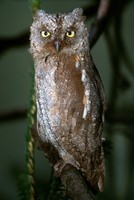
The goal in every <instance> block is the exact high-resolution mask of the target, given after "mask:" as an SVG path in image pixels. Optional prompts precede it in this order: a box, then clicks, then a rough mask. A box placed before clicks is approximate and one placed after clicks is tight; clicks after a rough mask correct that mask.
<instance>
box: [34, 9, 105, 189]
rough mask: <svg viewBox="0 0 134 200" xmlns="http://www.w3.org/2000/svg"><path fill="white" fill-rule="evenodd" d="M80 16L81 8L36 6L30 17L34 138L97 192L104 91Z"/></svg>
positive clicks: (101, 173) (101, 158) (101, 175)
mask: <svg viewBox="0 0 134 200" xmlns="http://www.w3.org/2000/svg"><path fill="white" fill-rule="evenodd" d="M84 21H85V17H84V16H82V9H80V8H79V9H75V10H73V12H71V13H69V14H47V13H45V12H44V11H42V10H39V11H38V12H37V13H36V15H35V16H34V21H33V24H32V26H31V37H30V40H31V47H30V52H31V54H32V55H33V58H34V61H35V89H36V105H37V134H36V140H38V143H39V145H40V148H41V149H43V150H44V151H45V153H46V156H47V157H48V158H49V160H50V161H51V162H53V164H55V166H56V169H57V170H58V168H59V170H61V169H62V167H64V164H66V163H69V164H71V165H73V166H74V167H76V168H77V169H78V170H80V171H81V172H82V173H83V175H84V176H85V177H86V179H87V180H88V182H89V183H90V185H91V186H93V187H95V188H97V187H99V189H100V191H102V190H103V187H104V171H105V167H104V155H103V154H104V153H103V147H102V139H101V134H102V123H103V121H102V118H103V115H104V111H105V95H104V91H103V87H102V83H101V80H100V77H99V75H98V72H97V70H96V68H95V66H94V64H93V61H92V58H91V55H90V49H89V42H88V40H89V38H88V30H87V27H86V25H85V23H84ZM61 163H62V164H61ZM61 166H62V167H61Z"/></svg>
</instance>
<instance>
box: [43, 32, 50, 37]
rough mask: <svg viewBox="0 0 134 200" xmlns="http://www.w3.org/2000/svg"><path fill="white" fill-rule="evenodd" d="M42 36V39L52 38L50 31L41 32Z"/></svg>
mask: <svg viewBox="0 0 134 200" xmlns="http://www.w3.org/2000/svg"><path fill="white" fill-rule="evenodd" d="M41 36H42V37H49V36H50V32H49V31H41Z"/></svg>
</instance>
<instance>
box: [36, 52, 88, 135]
mask: <svg viewBox="0 0 134 200" xmlns="http://www.w3.org/2000/svg"><path fill="white" fill-rule="evenodd" d="M76 58H77V56H76V55H71V56H67V55H65V54H61V55H60V56H59V57H57V58H55V57H54V59H51V60H49V59H48V60H47V62H46V63H45V64H44V66H43V68H42V69H40V73H39V72H38V74H39V75H37V76H36V86H37V87H38V88H37V89H36V90H37V92H36V93H37V94H36V96H37V99H38V102H39V105H40V107H41V108H40V112H45V113H42V116H44V115H47V118H48V119H49V124H50V126H51V129H52V130H53V131H54V132H62V133H63V134H64V133H65V132H66V133H67V132H72V131H73V130H74V129H77V127H78V126H80V124H82V122H83V112H84V106H85V87H84V84H83V80H82V73H81V70H80V69H79V68H78V67H77V66H76V62H77V59H76ZM36 74H37V73H36ZM37 112H38V111H37Z"/></svg>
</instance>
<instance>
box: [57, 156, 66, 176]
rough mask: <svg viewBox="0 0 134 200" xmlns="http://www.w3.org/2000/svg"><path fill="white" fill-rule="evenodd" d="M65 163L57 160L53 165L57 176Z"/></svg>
mask: <svg viewBox="0 0 134 200" xmlns="http://www.w3.org/2000/svg"><path fill="white" fill-rule="evenodd" d="M65 165H66V163H65V161H64V160H59V161H58V162H57V163H56V164H55V165H54V171H55V174H56V175H57V176H59V175H60V174H61V172H62V170H63V168H64V167H65Z"/></svg>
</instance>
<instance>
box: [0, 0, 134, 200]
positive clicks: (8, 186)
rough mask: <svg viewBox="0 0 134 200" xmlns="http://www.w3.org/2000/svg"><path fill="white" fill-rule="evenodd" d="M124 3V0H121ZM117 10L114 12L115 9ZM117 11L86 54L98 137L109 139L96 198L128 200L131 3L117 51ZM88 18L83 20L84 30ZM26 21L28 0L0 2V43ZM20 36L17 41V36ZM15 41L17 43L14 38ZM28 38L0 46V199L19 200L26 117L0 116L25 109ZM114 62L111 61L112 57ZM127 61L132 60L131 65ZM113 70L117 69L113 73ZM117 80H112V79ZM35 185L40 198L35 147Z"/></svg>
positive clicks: (68, 7)
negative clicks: (93, 80) (97, 85)
mask: <svg viewBox="0 0 134 200" xmlns="http://www.w3.org/2000/svg"><path fill="white" fill-rule="evenodd" d="M93 2H94V1H90V0H81V1H80V0H68V1H67V0H66V1H61V0H49V1H48V0H44V1H42V5H41V8H42V9H44V10H45V11H47V12H68V11H72V10H73V9H74V8H76V7H86V5H89V4H90V3H93ZM124 2H125V1H124ZM116 12H117V11H116ZM116 14H117V13H113V15H112V18H111V21H110V22H109V23H108V32H109V34H110V38H111V40H110V39H109V41H111V46H110V47H109V45H110V42H107V40H106V34H105V33H103V34H102V36H101V37H100V39H99V40H98V41H97V43H96V45H95V46H94V48H93V49H92V51H91V53H92V56H93V59H94V62H95V64H96V66H97V68H98V70H99V73H100V75H101V78H102V81H103V84H104V88H105V91H106V96H107V99H108V102H109V110H108V114H107V116H106V123H105V127H104V136H105V137H106V138H107V139H110V140H111V141H112V143H113V149H112V152H111V155H110V156H109V159H107V160H106V168H107V169H106V189H105V192H104V193H103V194H100V195H98V196H97V199H114V200H132V199H134V190H133V188H134V153H133V152H134V144H133V143H134V39H133V37H134V1H128V3H127V5H125V6H124V9H123V12H122V15H121V22H122V30H121V35H122V39H123V44H124V46H125V51H126V52H125V56H126V55H127V56H128V60H129V62H125V61H124V60H125V59H124V56H122V55H121V53H122V51H121V50H122V49H121V48H118V47H119V44H118V41H116V38H115V32H117V33H118V31H119V30H120V26H116V30H115V26H114V23H115V21H116V18H115V16H116ZM91 21H92V19H89V20H88V21H87V24H88V26H89V28H90V23H91ZM31 23H32V12H31V8H30V3H29V2H28V1H26V0H18V1H17V0H1V1H0V41H1V43H0V46H1V47H2V45H1V44H3V42H2V41H5V45H4V46H6V45H7V46H10V44H9V43H8V41H6V40H4V39H5V38H16V37H18V36H19V35H21V34H22V33H24V32H26V31H29V28H30V25H31ZM20 40H21V39H20ZM20 43H21V42H20ZM28 48H29V42H28V41H27V42H26V44H25V40H24V42H22V45H21V46H17V47H12V48H7V49H4V47H2V48H0V49H1V51H0V199H1V200H15V199H19V194H18V189H17V178H18V176H19V174H20V173H21V171H23V170H24V168H25V152H26V142H25V136H26V131H27V118H26V117H25V115H24V117H22V119H20V118H18V119H16V120H13V119H12V120H3V117H2V116H4V113H5V112H10V111H15V110H21V111H24V113H25V110H26V109H27V108H28V106H29V102H30V95H31V88H32V71H33V68H32V67H33V62H32V58H31V56H30V54H29V52H28ZM116 58H117V59H120V62H117V59H116ZM131 63H132V64H131ZM116 69H117V73H116ZM117 80H118V81H117ZM35 168H36V171H35V173H36V184H37V185H38V190H39V193H40V195H39V196H40V199H44V196H45V193H46V191H47V184H48V180H49V176H50V171H51V170H50V165H49V163H48V162H47V160H46V159H45V158H44V156H43V154H42V152H40V151H38V150H36V151H35Z"/></svg>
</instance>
